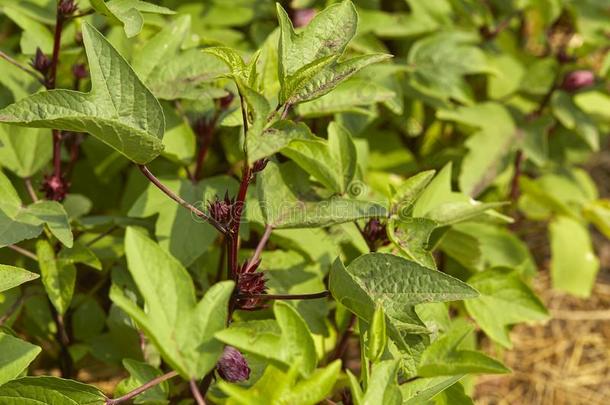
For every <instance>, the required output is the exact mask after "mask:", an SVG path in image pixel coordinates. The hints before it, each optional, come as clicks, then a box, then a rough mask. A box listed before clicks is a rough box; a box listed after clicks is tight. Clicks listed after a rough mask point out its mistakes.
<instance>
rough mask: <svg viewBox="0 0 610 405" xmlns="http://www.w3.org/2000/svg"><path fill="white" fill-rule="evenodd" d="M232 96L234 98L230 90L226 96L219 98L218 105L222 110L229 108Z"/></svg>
mask: <svg viewBox="0 0 610 405" xmlns="http://www.w3.org/2000/svg"><path fill="white" fill-rule="evenodd" d="M233 98H235V96H234V95H233V93H231V92H228V93H227V95H226V96H224V97H221V98H219V99H218V104H219V105H220V108H221V109H222V110H226V109H227V108H229V106H230V105H231V103H232V102H233Z"/></svg>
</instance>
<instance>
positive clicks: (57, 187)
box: [40, 174, 70, 201]
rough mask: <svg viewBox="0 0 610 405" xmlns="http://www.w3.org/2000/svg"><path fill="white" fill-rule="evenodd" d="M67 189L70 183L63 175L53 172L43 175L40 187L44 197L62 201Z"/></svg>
mask: <svg viewBox="0 0 610 405" xmlns="http://www.w3.org/2000/svg"><path fill="white" fill-rule="evenodd" d="M69 189H70V183H69V182H68V181H67V180H66V179H65V178H64V177H62V176H56V175H54V174H52V175H48V176H45V177H44V181H43V182H42V186H41V188H40V190H41V191H43V192H44V193H45V196H46V198H47V199H48V200H52V201H63V200H64V199H65V198H66V195H67V194H68V191H69Z"/></svg>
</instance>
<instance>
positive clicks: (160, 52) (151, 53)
mask: <svg viewBox="0 0 610 405" xmlns="http://www.w3.org/2000/svg"><path fill="white" fill-rule="evenodd" d="M190 28H191V17H190V16H189V15H183V16H180V17H178V18H176V20H174V21H173V22H172V23H171V24H169V25H168V26H166V27H165V28H163V29H162V30H161V31H159V33H158V34H156V35H155V36H154V37H152V38H151V39H150V40H148V41H147V42H146V44H145V45H144V46H143V47H142V49H141V50H140V51H139V52H138V53H137V54H136V55H135V57H134V58H133V70H134V71H135V72H136V73H137V75H138V77H139V78H140V80H142V81H143V82H144V83H148V81H149V78H150V77H151V76H152V75H153V73H154V71H155V70H156V69H159V68H161V66H162V65H163V64H164V63H167V61H168V59H170V58H173V57H175V56H176V54H177V53H178V51H179V50H180V46H181V45H182V43H183V42H184V40H185V39H186V36H187V34H188V33H189V31H190Z"/></svg>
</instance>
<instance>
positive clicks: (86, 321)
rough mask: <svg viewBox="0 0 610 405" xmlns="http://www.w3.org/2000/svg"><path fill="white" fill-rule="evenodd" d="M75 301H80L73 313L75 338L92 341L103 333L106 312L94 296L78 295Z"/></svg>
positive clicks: (73, 333)
mask: <svg viewBox="0 0 610 405" xmlns="http://www.w3.org/2000/svg"><path fill="white" fill-rule="evenodd" d="M75 302H79V305H78V306H77V307H76V309H75V310H74V312H73V313H72V318H71V320H72V322H71V323H72V335H73V336H74V339H75V340H80V341H86V342H90V341H91V339H95V338H96V337H98V336H100V335H101V334H102V331H103V330H104V327H105V326H106V312H105V311H104V309H103V308H102V307H101V306H100V304H99V303H98V302H97V301H96V300H95V298H92V297H85V298H81V296H77V297H76V299H75Z"/></svg>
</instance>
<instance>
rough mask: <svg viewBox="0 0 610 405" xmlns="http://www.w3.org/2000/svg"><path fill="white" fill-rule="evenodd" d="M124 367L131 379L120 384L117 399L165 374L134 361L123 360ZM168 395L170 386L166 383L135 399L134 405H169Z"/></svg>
mask: <svg viewBox="0 0 610 405" xmlns="http://www.w3.org/2000/svg"><path fill="white" fill-rule="evenodd" d="M123 366H124V367H125V369H126V370H127V371H128V372H129V375H130V377H129V378H127V379H125V380H123V381H121V382H120V383H119V385H118V386H117V388H116V389H115V392H114V396H115V397H119V396H121V395H124V394H127V393H128V392H130V391H132V390H135V389H136V388H138V387H140V386H142V385H144V384H146V383H147V382H149V381H151V380H153V379H155V378H157V377H160V376H161V375H162V374H163V373H162V372H161V370H159V369H157V368H155V367H153V366H151V365H150V364H147V363H143V362H140V361H136V360H132V359H125V360H123ZM168 393H169V384H168V382H167V381H164V382H162V383H161V384H158V385H155V386H154V387H152V388H150V389H148V390H146V391H144V392H143V393H142V394H141V395H138V396H137V397H136V398H135V399H134V404H156V405H159V404H167V403H169V401H168V400H167V395H168Z"/></svg>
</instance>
